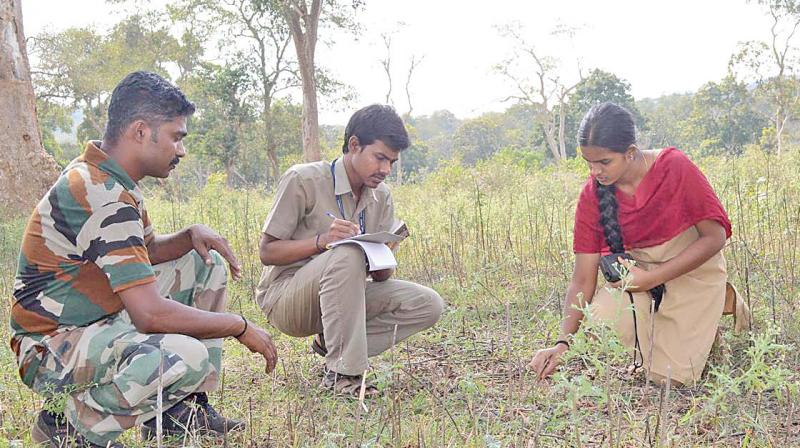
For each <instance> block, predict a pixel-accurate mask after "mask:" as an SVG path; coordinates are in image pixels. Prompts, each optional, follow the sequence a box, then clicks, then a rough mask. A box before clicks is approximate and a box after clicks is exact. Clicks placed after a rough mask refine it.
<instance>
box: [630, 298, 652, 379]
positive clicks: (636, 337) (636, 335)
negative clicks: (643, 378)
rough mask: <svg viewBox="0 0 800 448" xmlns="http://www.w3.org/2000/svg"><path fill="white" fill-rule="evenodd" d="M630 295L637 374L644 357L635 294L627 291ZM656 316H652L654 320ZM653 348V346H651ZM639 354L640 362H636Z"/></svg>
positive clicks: (634, 363) (634, 359) (634, 366)
mask: <svg viewBox="0 0 800 448" xmlns="http://www.w3.org/2000/svg"><path fill="white" fill-rule="evenodd" d="M625 292H626V293H628V298H629V299H630V301H631V313H633V338H634V343H633V371H634V372H636V371H637V370H639V369H640V368H641V367H642V366H643V365H644V355H642V346H641V344H640V343H639V327H638V323H637V322H636V304H635V303H634V302H633V294H632V293H631V292H630V291H625ZM653 317H654V316H650V318H651V319H652V318H653ZM651 346H652V344H651ZM637 353H638V354H639V360H638V361H637V360H636V354H637Z"/></svg>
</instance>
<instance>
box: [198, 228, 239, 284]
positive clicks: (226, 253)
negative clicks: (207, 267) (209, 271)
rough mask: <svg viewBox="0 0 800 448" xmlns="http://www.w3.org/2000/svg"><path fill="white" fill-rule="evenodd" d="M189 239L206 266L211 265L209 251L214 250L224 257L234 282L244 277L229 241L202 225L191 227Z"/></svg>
mask: <svg viewBox="0 0 800 448" xmlns="http://www.w3.org/2000/svg"><path fill="white" fill-rule="evenodd" d="M189 237H190V238H191V240H192V247H193V248H194V250H196V251H197V253H198V254H199V255H200V256H201V257H202V258H203V260H204V261H205V262H206V264H211V255H209V253H208V251H210V250H211V249H214V250H216V251H217V252H219V254H220V255H222V258H224V259H225V260H227V262H228V266H229V267H230V270H231V277H233V279H234V280H238V279H240V278H241V277H242V268H241V266H240V265H239V260H237V259H236V255H234V254H233V250H232V249H231V246H230V245H229V244H228V240H226V239H225V238H223V237H221V236H220V235H219V234H218V233H217V232H215V231H213V230H211V229H210V228H208V227H206V226H204V225H202V224H194V225H192V226H190V227H189Z"/></svg>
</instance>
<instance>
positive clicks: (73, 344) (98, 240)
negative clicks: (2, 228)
mask: <svg viewBox="0 0 800 448" xmlns="http://www.w3.org/2000/svg"><path fill="white" fill-rule="evenodd" d="M193 112H194V105H193V104H192V103H191V102H189V101H188V100H187V99H186V97H185V96H184V95H183V93H181V92H180V90H178V89H177V88H176V87H174V86H172V85H171V84H169V83H168V82H167V81H165V80H164V79H163V78H161V77H160V76H158V75H155V74H153V73H145V72H135V73H131V74H130V75H128V76H127V77H126V78H125V79H123V80H122V82H120V84H119V85H118V86H117V87H116V88H115V89H114V92H113V94H112V97H111V102H110V105H109V110H108V115H109V117H108V125H107V128H106V133H105V136H104V139H103V141H102V142H95V141H93V142H89V143H88V144H87V145H86V150H85V152H84V153H83V154H82V155H81V156H80V157H78V158H77V159H76V160H74V161H73V162H72V163H70V165H69V166H68V167H67V168H66V169H65V170H64V171H63V172H62V174H61V176H60V177H59V179H58V181H57V182H56V184H55V185H54V186H53V187H52V188H51V189H50V191H48V193H47V194H46V195H45V196H44V198H42V200H41V201H40V202H39V204H38V205H37V206H36V209H35V210H34V211H33V214H32V216H31V218H30V220H29V221H28V225H27V227H26V229H25V233H24V236H23V241H22V248H21V251H20V259H19V268H18V273H17V278H16V282H15V285H14V301H13V306H12V308H11V328H12V330H13V336H12V338H11V348H12V350H13V351H14V353H15V354H16V356H17V362H18V365H19V374H20V376H21V378H22V381H23V382H24V383H25V384H26V385H27V386H29V387H31V388H32V389H33V390H34V391H36V392H38V393H40V394H42V395H44V396H45V397H52V396H53V395H54V394H66V395H65V396H66V408H65V410H64V414H63V415H62V414H56V413H53V412H48V411H42V412H41V413H40V414H39V416H38V418H37V420H36V423H35V425H34V428H33V430H32V438H33V440H34V441H35V442H37V443H47V444H49V445H50V446H62V445H63V444H64V443H65V442H67V440H68V439H70V438H71V439H73V440H71V442H70V443H74V444H76V445H77V446H107V445H109V444H110V443H113V441H114V440H115V439H116V438H117V437H118V436H119V435H120V434H121V433H122V432H123V431H125V430H126V429H127V428H131V427H133V426H135V425H138V424H142V425H143V426H144V432H145V434H146V435H148V436H150V435H153V434H155V432H156V419H155V416H156V413H157V412H158V409H157V395H158V390H159V388H163V409H168V410H167V411H166V413H165V418H164V426H163V429H164V430H165V432H166V433H167V434H180V433H181V432H182V431H183V430H185V429H187V428H188V429H194V430H199V431H207V432H212V433H213V432H224V431H227V430H229V429H237V428H240V427H241V426H242V424H241V423H239V422H236V421H233V420H228V419H225V418H224V417H222V416H220V415H219V414H218V413H217V412H216V411H215V410H214V408H213V407H211V405H210V404H208V400H207V395H206V392H207V391H210V390H212V389H213V388H214V387H215V386H216V385H217V381H218V376H219V372H220V363H221V357H222V338H224V337H228V336H234V337H236V338H237V339H238V340H239V342H241V343H242V344H244V345H245V346H246V347H247V348H248V349H250V350H251V351H253V352H258V353H260V354H261V355H262V356H264V358H265V360H266V370H267V371H271V370H272V369H273V368H274V366H275V362H276V359H277V354H276V351H275V347H274V345H273V344H272V341H271V339H270V336H269V335H268V334H267V333H266V332H265V331H264V330H262V329H260V328H258V327H257V326H255V325H253V324H249V323H248V322H247V320H246V319H244V318H243V317H241V316H238V315H235V314H229V313H225V312H224V309H225V302H226V292H225V285H226V280H227V272H226V266H225V261H226V260H227V262H228V265H229V266H230V270H231V273H232V275H233V276H234V277H235V278H238V276H239V275H240V270H239V265H238V262H237V260H236V257H235V256H234V255H233V253H232V252H231V249H230V247H229V246H228V244H227V242H226V241H225V240H224V239H223V238H222V237H220V236H219V235H218V234H216V233H215V232H213V231H212V230H210V229H209V228H207V227H205V226H202V225H193V226H190V227H188V228H186V229H184V230H181V231H179V232H177V233H174V234H170V235H155V233H154V232H153V228H152V225H151V223H150V220H149V219H148V216H147V211H146V209H145V207H144V202H143V198H142V193H141V190H140V189H139V187H138V185H137V182H138V181H139V180H140V179H142V178H144V177H145V176H153V177H160V178H165V177H167V176H168V175H169V173H170V171H171V170H172V169H173V168H175V166H176V165H177V163H178V162H179V160H180V158H181V157H183V156H184V155H185V154H186V152H185V150H184V147H183V143H182V139H183V137H184V136H185V135H186V133H187V130H186V120H187V118H188V117H189V116H190V115H191V114H192V113H193ZM189 404H192V406H189ZM195 405H196V406H195ZM195 415H196V416H197V418H192V416H195ZM70 446H73V445H70ZM112 446H119V445H112Z"/></svg>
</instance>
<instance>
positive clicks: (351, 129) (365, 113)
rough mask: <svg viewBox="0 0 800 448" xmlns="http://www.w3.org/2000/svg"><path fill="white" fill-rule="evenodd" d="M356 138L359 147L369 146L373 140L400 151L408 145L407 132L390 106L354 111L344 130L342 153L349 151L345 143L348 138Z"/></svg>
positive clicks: (369, 107) (379, 105)
mask: <svg viewBox="0 0 800 448" xmlns="http://www.w3.org/2000/svg"><path fill="white" fill-rule="evenodd" d="M352 136H356V137H357V138H358V143H359V145H361V146H366V145H371V144H372V143H375V140H380V141H382V142H383V143H384V144H385V145H386V146H388V147H389V148H391V149H393V150H395V151H402V150H404V149H406V148H408V146H409V145H410V142H409V139H408V132H407V131H406V127H405V125H403V120H402V119H401V118H400V116H399V115H397V112H395V110H394V108H393V107H392V106H388V105H383V104H373V105H370V106H367V107H364V108H362V109H359V110H358V111H356V113H354V114H353V116H352V117H350V121H349V122H348V123H347V127H346V128H345V130H344V143H343V144H342V152H343V153H347V151H349V149H348V147H347V143H348V141H349V140H350V137H352Z"/></svg>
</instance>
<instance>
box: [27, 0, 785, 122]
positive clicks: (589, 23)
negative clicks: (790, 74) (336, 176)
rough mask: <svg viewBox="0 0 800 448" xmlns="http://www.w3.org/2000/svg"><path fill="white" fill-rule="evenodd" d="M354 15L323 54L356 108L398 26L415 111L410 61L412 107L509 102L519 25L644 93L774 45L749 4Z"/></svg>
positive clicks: (573, 71) (338, 113)
mask: <svg viewBox="0 0 800 448" xmlns="http://www.w3.org/2000/svg"><path fill="white" fill-rule="evenodd" d="M23 17H24V22H25V33H26V35H27V36H29V37H30V36H33V35H35V34H36V33H38V32H40V31H42V30H45V29H48V30H51V31H53V30H60V29H64V28H67V27H70V26H86V25H94V26H97V27H99V28H107V27H108V26H109V25H111V24H113V23H115V22H116V21H118V20H120V19H121V18H122V15H121V13H120V11H117V10H115V9H114V7H112V6H109V5H106V4H105V3H104V2H103V1H102V0H81V1H64V0H26V1H25V2H24V3H23ZM358 21H359V22H360V23H361V24H362V31H361V32H360V33H359V35H357V36H355V35H353V34H337V35H335V36H333V40H334V41H335V44H333V45H331V46H320V47H318V50H317V62H318V64H320V65H321V66H324V67H325V68H327V69H328V70H330V71H331V72H332V73H333V74H334V75H335V76H336V77H337V78H338V79H339V80H341V81H343V82H345V83H347V84H349V85H351V86H352V87H353V88H354V89H355V91H356V92H357V94H358V99H357V101H356V103H354V104H353V107H357V106H359V105H363V104H368V103H373V102H384V100H385V96H386V92H387V79H386V75H385V73H384V71H383V68H382V66H381V64H380V62H379V61H380V59H382V58H384V57H385V54H386V50H385V48H384V45H383V41H382V40H381V37H380V35H381V34H382V33H391V35H392V42H393V51H392V63H393V70H392V72H393V81H394V92H393V95H392V98H391V102H392V103H394V104H395V106H396V107H397V109H398V110H399V111H400V112H405V111H406V110H407V108H408V105H407V101H406V96H405V92H404V89H403V86H404V84H405V81H406V74H407V71H408V65H409V61H410V58H411V57H412V56H416V57H418V58H419V57H422V58H423V62H422V63H421V64H420V65H419V67H418V68H417V70H416V71H415V74H414V77H413V78H412V84H411V94H412V102H413V105H414V114H415V115H418V114H429V113H431V112H433V111H436V110H439V109H449V110H451V111H452V112H454V113H455V114H456V115H457V116H459V117H461V118H466V117H472V116H476V115H479V114H481V113H482V112H486V111H490V110H503V109H504V108H506V107H507V106H508V105H509V104H508V103H505V102H503V99H504V98H506V97H507V96H508V95H510V94H513V93H514V91H513V88H512V85H511V84H510V83H509V82H508V81H507V80H505V79H504V78H503V77H501V76H500V75H498V74H497V73H496V72H495V71H494V70H493V69H492V67H493V66H494V65H495V64H497V63H498V62H501V61H502V60H504V59H505V58H506V57H508V56H509V55H510V54H511V51H512V44H511V41H510V40H508V39H506V38H503V37H501V36H500V33H499V32H498V29H497V28H498V27H500V26H504V25H506V24H509V23H512V22H517V23H519V24H520V25H521V26H522V29H523V32H524V34H525V38H526V40H528V41H529V42H531V43H533V44H534V45H535V47H536V49H537V51H538V52H539V53H540V54H542V55H545V56H550V57H553V58H556V59H557V60H558V61H559V66H560V76H561V78H562V79H563V80H564V82H565V83H571V82H572V83H574V82H575V81H576V80H577V79H578V66H580V67H581V68H582V69H583V72H584V73H586V72H588V70H590V69H592V68H601V69H603V70H606V71H609V72H612V73H614V74H616V75H617V76H619V77H621V78H623V79H625V80H627V81H628V82H629V83H630V84H631V86H632V93H633V95H634V96H635V97H636V98H637V99H641V98H646V97H656V96H660V95H663V94H669V93H676V92H689V91H694V90H696V89H697V88H698V87H700V86H701V85H703V84H704V83H706V82H708V81H717V80H719V79H721V78H722V77H723V76H725V73H726V70H727V64H728V60H729V58H730V56H731V54H732V53H733V52H734V51H735V50H736V47H737V44H738V43H739V42H742V41H746V40H753V39H758V40H766V39H767V37H768V36H769V26H770V23H769V20H768V19H767V17H766V16H765V15H764V14H763V13H762V11H761V10H760V9H759V7H758V6H757V5H755V4H753V3H746V2H745V0H672V1H664V0H660V1H654V0H613V1H600V0H595V1H578V0H558V1H538V0H527V1H526V0H493V1H490V2H487V1H471V0H461V1H457V0H366V8H365V10H364V11H362V12H361V13H360V15H359V19H358ZM558 26H566V27H575V28H578V31H577V33H576V34H575V36H574V38H572V39H570V38H568V37H565V36H563V35H562V36H553V35H552V31H553V30H554V29H556V28H557V27H558ZM529 67H531V69H529V70H532V66H529ZM132 69H133V68H132ZM349 114H350V111H349V110H347V111H343V110H337V108H336V107H334V106H333V105H330V104H327V103H323V104H322V109H321V110H320V115H321V117H320V118H321V122H323V123H326V124H343V123H344V122H345V121H346V120H347V117H348V116H349Z"/></svg>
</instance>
